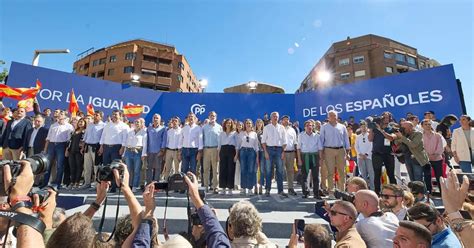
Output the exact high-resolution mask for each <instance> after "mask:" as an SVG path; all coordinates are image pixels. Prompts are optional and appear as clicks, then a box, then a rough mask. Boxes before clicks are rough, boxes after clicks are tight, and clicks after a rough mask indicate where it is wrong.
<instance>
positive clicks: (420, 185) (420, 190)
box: [408, 181, 426, 195]
mask: <svg viewBox="0 0 474 248" xmlns="http://www.w3.org/2000/svg"><path fill="white" fill-rule="evenodd" d="M408 188H410V191H411V193H413V195H417V194H424V193H425V192H426V186H425V183H424V182H422V181H413V182H409V183H408Z"/></svg>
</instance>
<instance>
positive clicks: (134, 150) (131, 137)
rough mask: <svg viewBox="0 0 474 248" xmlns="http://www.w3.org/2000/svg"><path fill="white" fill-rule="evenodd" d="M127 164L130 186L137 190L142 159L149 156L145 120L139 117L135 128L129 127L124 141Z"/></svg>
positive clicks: (123, 147) (135, 122) (134, 125)
mask: <svg viewBox="0 0 474 248" xmlns="http://www.w3.org/2000/svg"><path fill="white" fill-rule="evenodd" d="M122 149H124V150H125V152H124V159H125V164H126V165H127V167H128V171H129V173H130V188H131V189H132V192H137V190H138V189H139V184H140V170H141V168H142V160H145V158H146V156H147V130H146V128H145V120H144V119H143V118H138V119H136V120H135V121H134V122H133V128H132V129H129V131H128V132H127V134H126V135H125V139H124V140H123V143H122Z"/></svg>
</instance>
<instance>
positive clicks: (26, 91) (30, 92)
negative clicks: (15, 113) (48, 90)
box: [17, 79, 42, 99]
mask: <svg viewBox="0 0 474 248" xmlns="http://www.w3.org/2000/svg"><path fill="white" fill-rule="evenodd" d="M41 86H42V85H41V82H40V81H39V79H36V87H34V88H17V89H18V90H19V91H20V92H21V94H22V95H23V99H29V98H35V97H36V94H38V92H39V91H40V90H41Z"/></svg>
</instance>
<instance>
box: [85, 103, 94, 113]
mask: <svg viewBox="0 0 474 248" xmlns="http://www.w3.org/2000/svg"><path fill="white" fill-rule="evenodd" d="M94 113H95V111H94V105H92V104H91V103H89V104H87V115H90V116H94Z"/></svg>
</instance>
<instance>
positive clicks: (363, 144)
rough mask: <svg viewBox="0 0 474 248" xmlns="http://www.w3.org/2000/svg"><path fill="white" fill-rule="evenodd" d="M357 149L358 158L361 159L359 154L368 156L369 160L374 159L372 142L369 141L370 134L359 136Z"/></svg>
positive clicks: (356, 142)
mask: <svg viewBox="0 0 474 248" xmlns="http://www.w3.org/2000/svg"><path fill="white" fill-rule="evenodd" d="M355 149H356V152H357V157H359V154H367V159H372V141H369V132H365V134H364V133H361V134H359V135H357V137H356V141H355Z"/></svg>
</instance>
